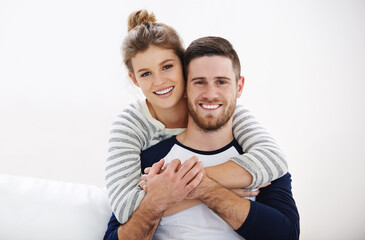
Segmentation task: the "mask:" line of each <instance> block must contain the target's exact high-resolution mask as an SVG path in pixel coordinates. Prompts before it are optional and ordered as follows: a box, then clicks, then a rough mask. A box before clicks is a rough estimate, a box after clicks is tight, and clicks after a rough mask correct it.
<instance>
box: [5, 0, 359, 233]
mask: <svg viewBox="0 0 365 240" xmlns="http://www.w3.org/2000/svg"><path fill="white" fill-rule="evenodd" d="M132 2H136V1H129V3H127V2H126V1H117V0H115V1H96V0H88V1H86V0H84V1H83V0H72V1H71V0H64V1H46V0H44V1H41V0H33V1H21V0H18V1H13V0H5V1H4V0H1V1H0V114H1V115H0V172H1V173H9V174H16V175H24V176H37V177H42V178H52V179H59V180H65V181H73V182H80V183H89V184H96V185H99V186H103V185H104V181H103V170H104V162H105V158H106V152H107V141H108V131H109V128H110V126H111V123H112V121H113V119H114V117H115V116H116V115H117V114H118V112H119V110H120V109H122V108H123V107H124V106H125V105H126V104H128V103H130V102H132V101H134V100H135V99H137V98H138V97H139V95H138V92H137V91H136V90H135V89H133V88H132V87H131V85H130V84H129V82H128V79H127V74H126V71H125V69H124V66H123V65H122V60H121V56H120V53H119V47H120V44H121V41H122V39H123V37H124V36H125V34H126V31H127V30H126V18H127V16H128V14H129V13H130V12H131V11H133V10H137V9H140V8H147V9H149V10H153V11H154V12H155V14H156V16H157V18H158V19H159V20H160V21H162V22H165V23H167V24H169V25H172V26H174V27H175V28H176V29H177V31H178V32H179V33H180V34H181V36H182V37H183V38H184V40H185V45H186V46H187V45H188V44H189V43H190V42H191V41H192V40H194V39H195V38H197V37H202V36H206V35H219V36H223V37H226V38H227V39H229V40H230V41H231V42H232V43H233V45H234V46H235V47H236V49H237V50H238V52H239V55H240V57H241V62H242V65H243V75H244V76H245V77H246V85H245V92H244V96H243V97H242V98H241V99H240V102H241V103H244V104H245V105H246V106H247V107H248V108H249V109H250V110H251V111H252V112H253V113H254V115H255V116H256V118H257V119H258V120H259V121H261V123H262V124H263V125H264V126H265V127H266V128H267V129H268V130H269V131H270V132H271V133H272V135H273V136H274V137H275V138H276V139H277V141H278V143H279V144H280V146H281V147H282V149H283V150H284V152H285V153H286V155H287V159H288V162H289V168H290V172H291V173H292V175H293V192H294V194H295V199H296V201H297V204H298V208H299V211H300V214H301V239H364V237H365V228H364V227H363V225H364V223H365V214H364V213H365V207H364V204H363V202H364V201H363V198H364V194H363V191H362V190H361V189H364V187H363V186H362V182H363V181H364V180H365V177H364V175H365V174H364V168H365V163H364V160H365V150H364V148H363V147H362V145H363V139H362V137H363V135H364V134H365V128H364V124H363V123H364V122H365V107H364V96H363V94H362V93H363V92H364V89H365V83H364V80H365V79H364V76H365V66H364V63H365V45H364V43H365V30H364V29H365V3H364V2H363V1H345V0H343V1H315V0H311V1H290V0H287V1H269V0H267V1H222V0H220V1H195V0H190V1H139V2H137V3H133V4H132ZM182 2H184V5H182V4H181V3H182Z"/></svg>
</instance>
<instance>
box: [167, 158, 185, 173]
mask: <svg viewBox="0 0 365 240" xmlns="http://www.w3.org/2000/svg"><path fill="white" fill-rule="evenodd" d="M180 165H181V161H180V160H179V159H174V160H172V161H171V162H170V163H169V164H168V165H167V166H166V169H165V171H164V172H173V173H175V172H176V169H177V168H178V167H179V166H180Z"/></svg>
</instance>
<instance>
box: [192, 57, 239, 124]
mask: <svg viewBox="0 0 365 240" xmlns="http://www.w3.org/2000/svg"><path fill="white" fill-rule="evenodd" d="M243 81H244V79H243V77H241V78H240V79H239V80H238V83H237V82H236V79H235V73H234V71H233V67H232V61H231V60H230V59H229V58H227V57H223V56H204V57H199V58H195V59H193V60H192V61H191V62H190V64H189V68H188V76H187V86H186V95H187V100H188V109H189V112H190V115H191V116H192V118H193V119H194V121H195V123H196V124H197V125H198V126H199V127H200V128H201V129H204V130H207V131H211V130H217V129H219V128H220V127H222V126H224V125H225V124H226V123H227V122H228V121H229V120H230V119H231V117H232V115H233V113H234V110H235V107H236V99H237V98H238V97H240V96H241V93H242V88H243Z"/></svg>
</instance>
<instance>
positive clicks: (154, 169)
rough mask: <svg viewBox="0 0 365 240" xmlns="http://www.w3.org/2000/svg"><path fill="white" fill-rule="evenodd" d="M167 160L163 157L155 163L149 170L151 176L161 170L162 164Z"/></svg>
mask: <svg viewBox="0 0 365 240" xmlns="http://www.w3.org/2000/svg"><path fill="white" fill-rule="evenodd" d="M164 163H165V160H164V159H161V160H160V161H159V162H157V163H154V164H153V165H152V167H151V169H150V171H149V174H148V175H149V176H155V175H157V174H158V173H159V172H160V169H161V168H162V166H163V165H164Z"/></svg>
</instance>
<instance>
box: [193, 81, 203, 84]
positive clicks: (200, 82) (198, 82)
mask: <svg viewBox="0 0 365 240" xmlns="http://www.w3.org/2000/svg"><path fill="white" fill-rule="evenodd" d="M204 83H205V82H204V81H196V82H195V84H197V85H203V84H204Z"/></svg>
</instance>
